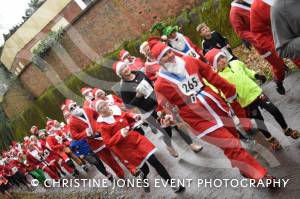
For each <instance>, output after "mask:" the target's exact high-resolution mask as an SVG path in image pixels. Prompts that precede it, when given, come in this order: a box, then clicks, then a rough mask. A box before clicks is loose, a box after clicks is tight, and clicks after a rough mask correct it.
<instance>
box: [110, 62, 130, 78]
mask: <svg viewBox="0 0 300 199" xmlns="http://www.w3.org/2000/svg"><path fill="white" fill-rule="evenodd" d="M126 66H127V63H125V62H122V61H118V62H116V63H114V64H113V69H114V71H115V73H116V74H117V75H118V76H119V77H120V78H121V77H122V76H121V70H122V69H123V68H125V67H126Z"/></svg>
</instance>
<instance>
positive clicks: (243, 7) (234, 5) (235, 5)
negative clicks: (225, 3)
mask: <svg viewBox="0 0 300 199" xmlns="http://www.w3.org/2000/svg"><path fill="white" fill-rule="evenodd" d="M231 7H238V8H242V9H244V10H248V11H250V10H251V8H250V7H248V6H244V5H242V4H239V3H236V2H232V3H231Z"/></svg>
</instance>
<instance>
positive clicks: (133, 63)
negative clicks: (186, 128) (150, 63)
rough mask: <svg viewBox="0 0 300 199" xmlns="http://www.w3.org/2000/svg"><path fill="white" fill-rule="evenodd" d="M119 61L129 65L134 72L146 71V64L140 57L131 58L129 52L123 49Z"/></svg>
mask: <svg viewBox="0 0 300 199" xmlns="http://www.w3.org/2000/svg"><path fill="white" fill-rule="evenodd" d="M119 59H120V61H122V62H126V63H128V64H129V67H130V69H131V70H133V71H144V66H145V62H144V61H143V60H142V59H141V58H138V57H134V56H131V55H130V54H129V52H128V51H127V50H124V49H122V50H121V51H120V53H119Z"/></svg>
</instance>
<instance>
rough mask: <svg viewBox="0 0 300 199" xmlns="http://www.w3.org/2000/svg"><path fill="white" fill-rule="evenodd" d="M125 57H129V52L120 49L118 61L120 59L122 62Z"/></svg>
mask: <svg viewBox="0 0 300 199" xmlns="http://www.w3.org/2000/svg"><path fill="white" fill-rule="evenodd" d="M127 55H129V52H128V51H127V50H124V49H122V50H121V51H120V53H119V59H120V60H121V61H123V59H124V58H125V57H126V56H127Z"/></svg>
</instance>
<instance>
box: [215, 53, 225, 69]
mask: <svg viewBox="0 0 300 199" xmlns="http://www.w3.org/2000/svg"><path fill="white" fill-rule="evenodd" d="M221 55H223V56H224V57H226V55H225V53H223V52H218V53H217V54H216V55H215V57H214V61H213V65H212V67H213V68H214V69H217V65H218V59H219V57H220V56H221Z"/></svg>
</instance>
